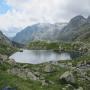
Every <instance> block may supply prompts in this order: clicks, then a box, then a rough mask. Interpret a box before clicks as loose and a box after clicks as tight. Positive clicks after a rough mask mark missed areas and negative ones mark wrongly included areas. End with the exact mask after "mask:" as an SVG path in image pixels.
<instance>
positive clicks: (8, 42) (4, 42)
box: [0, 31, 11, 45]
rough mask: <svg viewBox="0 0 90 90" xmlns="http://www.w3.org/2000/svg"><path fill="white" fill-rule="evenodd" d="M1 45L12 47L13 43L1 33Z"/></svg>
mask: <svg viewBox="0 0 90 90" xmlns="http://www.w3.org/2000/svg"><path fill="white" fill-rule="evenodd" d="M0 44H7V45H11V41H10V40H9V39H8V38H7V37H6V36H5V35H4V34H3V33H2V32H1V31H0Z"/></svg>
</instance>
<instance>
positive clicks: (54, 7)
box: [0, 0, 90, 35]
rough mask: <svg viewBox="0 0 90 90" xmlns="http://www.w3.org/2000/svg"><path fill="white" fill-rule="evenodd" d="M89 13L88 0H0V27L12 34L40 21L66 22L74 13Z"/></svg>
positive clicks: (6, 32) (89, 3)
mask: <svg viewBox="0 0 90 90" xmlns="http://www.w3.org/2000/svg"><path fill="white" fill-rule="evenodd" d="M80 14H81V15H83V16H85V17H87V16H88V15H90V0H0V29H1V30H2V31H3V32H4V33H5V34H7V35H10V34H11V35H14V34H15V33H16V32H18V31H19V30H20V29H21V28H24V27H26V26H28V25H32V24H35V23H38V22H39V23H40V22H45V23H47V22H50V23H55V22H68V21H69V20H70V19H71V18H72V17H74V16H76V15H80Z"/></svg>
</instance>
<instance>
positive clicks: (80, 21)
mask: <svg viewBox="0 0 90 90" xmlns="http://www.w3.org/2000/svg"><path fill="white" fill-rule="evenodd" d="M85 22H86V18H84V17H83V16H81V15H78V16H76V17H74V18H72V19H71V21H70V23H69V24H70V25H72V26H80V25H83V24H84V23H85Z"/></svg>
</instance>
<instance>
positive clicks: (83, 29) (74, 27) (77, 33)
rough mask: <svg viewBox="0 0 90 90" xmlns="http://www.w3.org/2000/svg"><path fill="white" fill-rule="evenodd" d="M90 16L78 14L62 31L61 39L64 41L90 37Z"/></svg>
mask: <svg viewBox="0 0 90 90" xmlns="http://www.w3.org/2000/svg"><path fill="white" fill-rule="evenodd" d="M89 34H90V17H88V18H87V19H86V18H84V17H83V16H80V15H79V16H76V17H74V18H72V19H71V21H70V22H69V23H68V25H67V26H65V27H64V28H63V29H62V31H61V32H60V35H59V39H60V40H64V41H73V40H84V39H86V40H87V39H90V36H89Z"/></svg>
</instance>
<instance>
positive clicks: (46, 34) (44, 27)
mask: <svg viewBox="0 0 90 90" xmlns="http://www.w3.org/2000/svg"><path fill="white" fill-rule="evenodd" d="M65 25H66V24H62V23H56V24H50V23H38V24H35V25H32V26H28V27H26V28H25V29H24V30H22V31H21V32H19V33H17V35H16V36H15V37H14V38H13V41H15V42H18V43H23V44H25V43H28V42H31V41H33V40H57V36H58V32H60V30H61V29H62V28H63V27H64V26H65Z"/></svg>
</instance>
